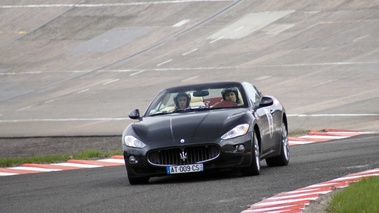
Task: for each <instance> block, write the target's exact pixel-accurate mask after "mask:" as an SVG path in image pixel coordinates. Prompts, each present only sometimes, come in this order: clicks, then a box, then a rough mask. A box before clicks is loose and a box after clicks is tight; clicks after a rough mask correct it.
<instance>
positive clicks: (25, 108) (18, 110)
mask: <svg viewBox="0 0 379 213" xmlns="http://www.w3.org/2000/svg"><path fill="white" fill-rule="evenodd" d="M32 106H33V105H30V106H27V107H23V108H20V109H17V110H16V112H20V111H24V110H27V109H30V108H32Z"/></svg>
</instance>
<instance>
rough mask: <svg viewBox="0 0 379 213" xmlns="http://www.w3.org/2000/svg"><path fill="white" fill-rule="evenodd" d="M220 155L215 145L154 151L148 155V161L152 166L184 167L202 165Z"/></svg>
mask: <svg viewBox="0 0 379 213" xmlns="http://www.w3.org/2000/svg"><path fill="white" fill-rule="evenodd" d="M219 155H220V148H219V147H218V146H215V145H208V146H191V147H182V148H172V149H164V150H155V151H152V152H150V153H148V160H149V162H150V163H151V164H153V165H159V166H163V165H186V164H194V163H203V162H206V161H210V160H213V159H215V158H217V157H218V156H219Z"/></svg>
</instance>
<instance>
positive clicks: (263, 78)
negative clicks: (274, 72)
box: [255, 75, 271, 81]
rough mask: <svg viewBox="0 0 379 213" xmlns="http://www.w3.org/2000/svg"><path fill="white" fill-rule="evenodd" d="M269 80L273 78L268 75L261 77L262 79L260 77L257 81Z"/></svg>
mask: <svg viewBox="0 0 379 213" xmlns="http://www.w3.org/2000/svg"><path fill="white" fill-rule="evenodd" d="M268 78H271V76H268V75H266V76H261V77H259V78H256V79H255V80H257V81H262V80H265V79H268Z"/></svg>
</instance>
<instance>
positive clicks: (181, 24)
mask: <svg viewBox="0 0 379 213" xmlns="http://www.w3.org/2000/svg"><path fill="white" fill-rule="evenodd" d="M189 21H190V20H189V19H184V20H182V21H180V22H178V23H176V24H174V25H173V27H181V26H183V25H185V24H187V23H188V22H189Z"/></svg>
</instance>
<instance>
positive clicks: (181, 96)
mask: <svg viewBox="0 0 379 213" xmlns="http://www.w3.org/2000/svg"><path fill="white" fill-rule="evenodd" d="M174 102H175V106H176V108H175V111H178V110H184V109H186V108H188V107H189V105H190V102H191V96H190V95H188V94H187V93H184V92H180V93H178V94H177V95H176V96H175V97H174Z"/></svg>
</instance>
